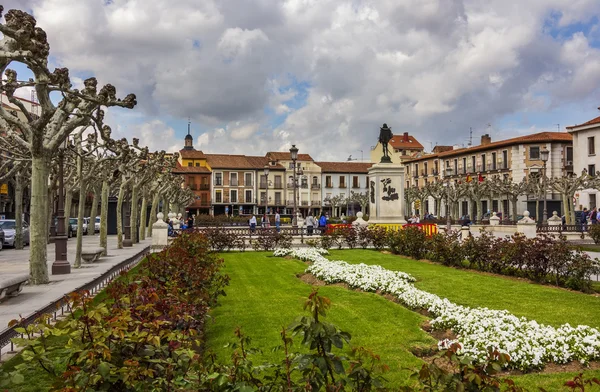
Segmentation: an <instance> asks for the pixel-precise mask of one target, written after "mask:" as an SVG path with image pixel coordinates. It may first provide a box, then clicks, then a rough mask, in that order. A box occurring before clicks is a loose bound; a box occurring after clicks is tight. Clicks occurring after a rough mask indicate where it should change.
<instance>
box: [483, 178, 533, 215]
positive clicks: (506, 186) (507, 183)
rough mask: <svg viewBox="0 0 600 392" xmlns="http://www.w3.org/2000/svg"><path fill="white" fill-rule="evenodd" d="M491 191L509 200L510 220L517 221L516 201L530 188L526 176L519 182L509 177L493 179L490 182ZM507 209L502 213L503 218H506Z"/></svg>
mask: <svg viewBox="0 0 600 392" xmlns="http://www.w3.org/2000/svg"><path fill="white" fill-rule="evenodd" d="M492 188H493V192H495V193H497V194H500V195H502V196H503V197H504V196H506V199H507V200H509V201H510V204H511V207H512V220H513V222H516V221H517V215H518V211H517V203H518V201H519V198H520V197H521V196H523V195H525V194H527V192H528V191H529V189H530V185H529V184H528V182H527V179H526V178H523V179H522V180H521V181H520V182H514V181H513V180H512V179H511V178H510V177H508V176H507V177H504V178H502V179H499V180H498V181H494V182H493V183H492ZM509 215H510V214H509V211H506V213H505V215H503V219H508V216H509Z"/></svg>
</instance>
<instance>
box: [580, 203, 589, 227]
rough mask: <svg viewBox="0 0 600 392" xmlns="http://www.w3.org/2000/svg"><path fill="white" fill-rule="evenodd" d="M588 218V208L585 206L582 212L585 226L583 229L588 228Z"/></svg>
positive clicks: (582, 220)
mask: <svg viewBox="0 0 600 392" xmlns="http://www.w3.org/2000/svg"><path fill="white" fill-rule="evenodd" d="M587 218H588V209H587V208H585V207H584V208H583V211H582V213H581V226H583V230H586V229H587Z"/></svg>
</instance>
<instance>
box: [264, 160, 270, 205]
mask: <svg viewBox="0 0 600 392" xmlns="http://www.w3.org/2000/svg"><path fill="white" fill-rule="evenodd" d="M264 171H265V215H267V210H268V209H269V165H265V168H264Z"/></svg>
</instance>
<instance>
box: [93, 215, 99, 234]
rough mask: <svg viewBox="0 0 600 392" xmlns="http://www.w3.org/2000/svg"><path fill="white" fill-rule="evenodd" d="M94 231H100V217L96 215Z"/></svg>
mask: <svg viewBox="0 0 600 392" xmlns="http://www.w3.org/2000/svg"><path fill="white" fill-rule="evenodd" d="M94 231H95V232H96V233H100V217H99V216H97V217H96V223H95V224H94Z"/></svg>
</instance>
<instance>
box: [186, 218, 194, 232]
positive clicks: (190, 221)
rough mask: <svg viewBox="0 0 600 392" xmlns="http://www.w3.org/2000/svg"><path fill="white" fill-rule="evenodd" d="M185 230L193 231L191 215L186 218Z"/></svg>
mask: <svg viewBox="0 0 600 392" xmlns="http://www.w3.org/2000/svg"><path fill="white" fill-rule="evenodd" d="M187 228H188V229H193V228H194V217H192V215H191V214H190V215H189V216H188V218H187Z"/></svg>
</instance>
